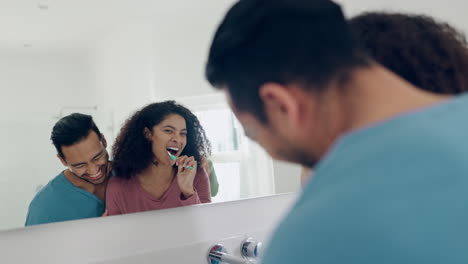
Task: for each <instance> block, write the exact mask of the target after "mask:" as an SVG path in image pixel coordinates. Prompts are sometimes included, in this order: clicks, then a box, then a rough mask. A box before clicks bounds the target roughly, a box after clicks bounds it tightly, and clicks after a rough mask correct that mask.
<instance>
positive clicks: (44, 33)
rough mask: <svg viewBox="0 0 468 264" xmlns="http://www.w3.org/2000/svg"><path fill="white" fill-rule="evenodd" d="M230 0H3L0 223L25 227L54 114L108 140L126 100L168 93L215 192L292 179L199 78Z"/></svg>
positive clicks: (46, 173) (262, 187) (233, 192)
mask: <svg viewBox="0 0 468 264" xmlns="http://www.w3.org/2000/svg"><path fill="white" fill-rule="evenodd" d="M233 3H234V1H231V0H203V1H187V0H183V1H182V0H176V1H159V0H156V1H154V0H118V1H111V0H100V1H94V0H80V1H77V0H38V1H30V0H5V1H1V2H0V31H1V32H2V34H0V87H1V88H0V93H1V94H0V108H1V111H0V146H1V148H0V175H1V176H0V182H1V184H0V208H1V210H0V211H1V212H0V216H1V217H0V219H1V220H0V229H11V228H19V227H23V226H24V224H25V219H26V213H27V208H28V205H29V203H30V201H31V200H32V199H33V197H34V195H35V194H36V193H37V192H38V191H39V190H40V189H41V188H42V187H43V186H44V185H46V184H47V183H48V182H49V181H50V180H51V179H53V178H54V177H55V176H57V175H58V174H59V173H60V172H61V171H62V170H64V167H63V166H62V164H61V163H60V161H59V160H58V159H57V157H56V151H55V149H54V146H53V145H52V144H51V141H50V133H51V130H52V127H53V125H54V124H55V122H57V121H58V120H59V118H61V117H63V116H65V115H68V114H70V113H73V112H80V113H85V114H90V115H92V116H93V117H94V120H95V122H96V124H97V126H98V127H99V128H100V130H101V132H102V133H103V134H104V135H105V137H106V139H107V141H108V147H107V150H108V151H109V152H110V151H111V148H112V144H113V142H114V139H115V137H116V135H117V133H118V132H119V130H120V128H121V125H122V123H123V121H124V120H125V119H127V118H128V117H129V116H130V114H131V113H133V111H135V110H137V109H138V108H141V107H143V106H144V105H146V104H148V103H150V102H156V101H162V100H168V99H173V100H176V101H178V102H180V103H181V104H183V105H185V106H186V107H188V108H189V109H191V110H192V111H193V112H194V113H196V114H197V116H198V117H199V119H200V121H201V122H202V125H203V126H204V128H205V130H206V133H207V136H208V138H209V139H210V141H211V143H212V149H213V155H212V157H210V159H211V161H212V162H213V165H214V170H215V173H216V177H217V181H218V183H219V187H218V190H217V193H216V195H215V196H214V197H212V201H213V202H224V201H231V200H237V199H243V198H249V197H256V196H264V195H273V194H277V193H284V192H293V191H296V190H298V188H299V169H298V167H297V166H293V165H290V164H286V163H280V162H274V161H273V160H271V158H269V157H268V155H266V153H265V152H264V151H263V150H262V149H261V148H260V147H258V146H257V145H256V144H254V143H252V142H250V141H249V140H247V138H245V136H244V134H243V131H242V128H241V126H240V125H239V124H238V123H237V121H236V119H235V118H234V117H233V115H232V113H231V112H230V110H229V108H228V106H227V104H226V103H225V99H224V96H223V95H222V94H220V93H219V92H216V91H215V90H214V89H212V88H211V86H210V85H209V84H208V83H207V82H206V81H205V79H204V75H203V71H204V64H205V60H206V56H207V52H208V47H209V42H210V41H211V37H212V34H214V30H215V29H216V26H217V24H218V23H219V21H220V19H221V18H222V16H223V15H224V13H225V11H226V10H227V9H228V8H229V7H230V6H231V5H232V4H233ZM291 170H293V171H294V172H292V173H290V172H291ZM284 174H288V175H292V176H291V177H290V178H288V177H279V176H280V175H284ZM295 175H297V176H295ZM213 194H214V193H213Z"/></svg>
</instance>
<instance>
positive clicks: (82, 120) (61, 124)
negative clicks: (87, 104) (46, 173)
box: [50, 113, 102, 160]
mask: <svg viewBox="0 0 468 264" xmlns="http://www.w3.org/2000/svg"><path fill="white" fill-rule="evenodd" d="M92 131H94V132H96V134H97V135H98V137H99V140H101V137H102V135H101V132H100V131H99V129H98V128H97V126H96V124H95V123H94V121H93V118H92V117H91V116H90V115H85V114H80V113H73V114H70V115H68V116H65V117H63V118H61V119H60V120H59V121H58V122H57V123H55V125H54V128H53V129H52V134H51V136H50V139H51V140H52V143H53V144H54V146H55V148H56V149H57V153H58V154H59V155H60V157H62V158H63V159H64V160H65V156H64V155H63V152H62V146H71V145H74V144H76V143H78V142H80V141H81V140H83V139H85V138H86V137H87V136H88V135H89V133H91V132H92Z"/></svg>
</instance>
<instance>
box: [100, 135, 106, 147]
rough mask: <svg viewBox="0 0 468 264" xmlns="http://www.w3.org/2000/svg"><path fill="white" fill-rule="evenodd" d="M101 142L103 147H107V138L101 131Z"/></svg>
mask: <svg viewBox="0 0 468 264" xmlns="http://www.w3.org/2000/svg"><path fill="white" fill-rule="evenodd" d="M101 143H102V145H103V146H104V148H107V140H106V137H105V136H104V134H102V133H101Z"/></svg>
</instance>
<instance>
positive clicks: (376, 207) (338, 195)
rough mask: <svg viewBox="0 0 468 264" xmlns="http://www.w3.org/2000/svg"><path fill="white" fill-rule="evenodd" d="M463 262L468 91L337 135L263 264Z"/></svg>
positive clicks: (467, 230)
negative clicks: (427, 106)
mask: <svg viewBox="0 0 468 264" xmlns="http://www.w3.org/2000/svg"><path fill="white" fill-rule="evenodd" d="M288 263H291V264H293V263H294V264H297V263H313V264H325V263H333V264H335V263H336V264H363V263H379V264H384V263H392V264H395V263H398V264H402V263H405V264H406V263H408V264H415V263H425V264H427V263H468V96H467V95H462V96H459V97H456V98H455V99H451V100H449V101H446V102H443V103H441V104H438V105H436V106H433V107H430V108H427V109H423V110H419V111H416V112H412V113H409V114H405V115H402V116H398V117H395V118H393V119H391V120H387V121H386V122H382V123H380V124H376V125H374V126H372V127H368V128H365V129H362V130H360V131H356V132H352V133H351V134H348V135H345V136H343V137H342V138H341V139H339V140H338V142H337V143H336V144H335V146H334V147H333V148H332V149H331V151H330V152H329V153H328V154H327V156H326V157H325V158H324V159H323V161H322V162H320V163H319V165H318V166H317V167H316V170H315V173H314V175H313V178H312V179H311V180H310V182H309V184H308V185H307V186H306V187H305V189H304V191H303V193H302V195H301V197H300V198H299V200H298V201H297V203H296V204H295V206H294V207H293V209H292V210H291V211H290V213H289V214H288V215H287V216H286V218H285V219H284V221H283V222H282V224H281V225H280V226H279V227H278V229H277V230H276V232H275V234H274V236H273V238H272V241H271V244H270V247H269V249H267V251H266V255H265V258H264V262H263V264H288Z"/></svg>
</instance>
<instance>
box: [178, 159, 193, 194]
mask: <svg viewBox="0 0 468 264" xmlns="http://www.w3.org/2000/svg"><path fill="white" fill-rule="evenodd" d="M176 165H177V183H178V184H179V189H180V191H181V192H182V194H183V195H184V197H185V198H189V197H190V196H192V195H193V194H194V193H195V190H194V188H193V181H194V179H195V174H196V173H197V161H196V160H195V159H194V158H193V157H187V156H180V157H178V158H177V160H176Z"/></svg>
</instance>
